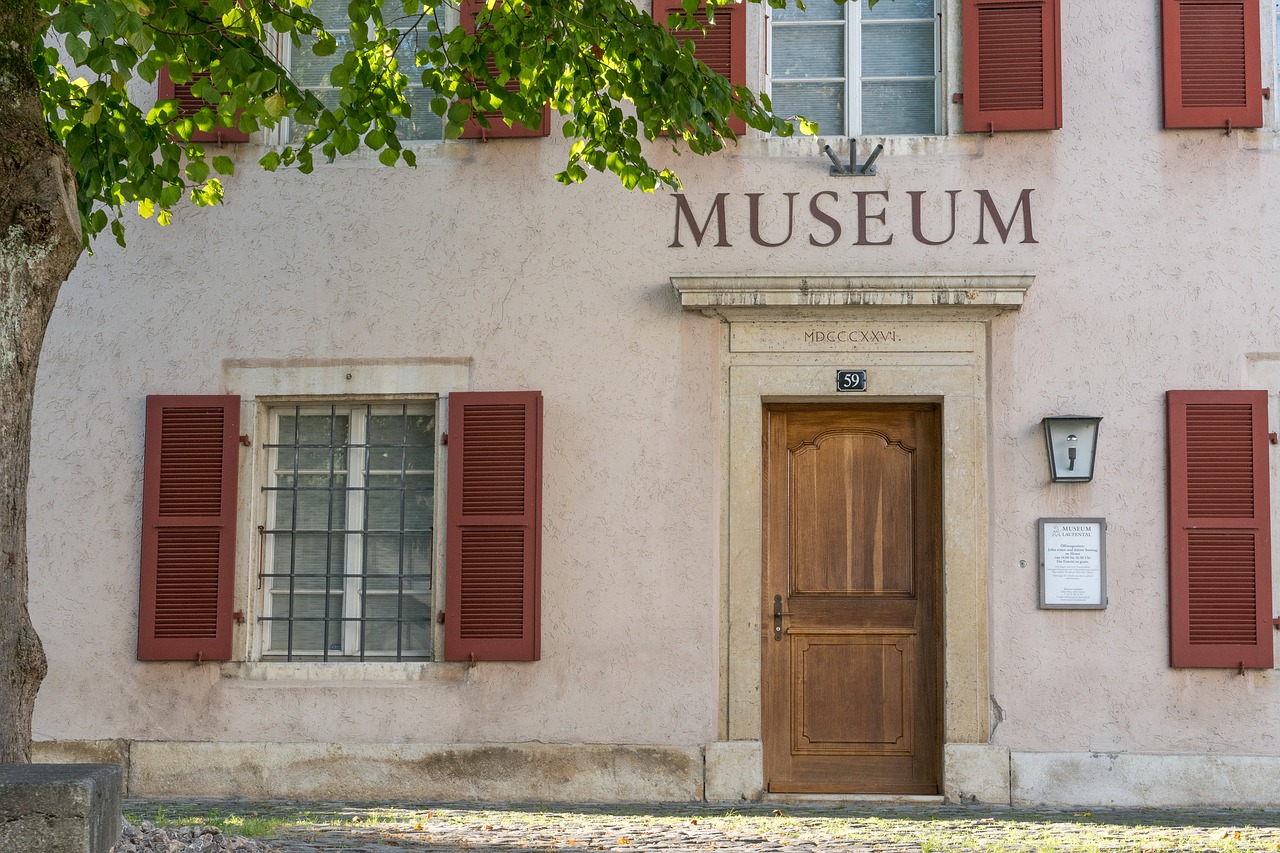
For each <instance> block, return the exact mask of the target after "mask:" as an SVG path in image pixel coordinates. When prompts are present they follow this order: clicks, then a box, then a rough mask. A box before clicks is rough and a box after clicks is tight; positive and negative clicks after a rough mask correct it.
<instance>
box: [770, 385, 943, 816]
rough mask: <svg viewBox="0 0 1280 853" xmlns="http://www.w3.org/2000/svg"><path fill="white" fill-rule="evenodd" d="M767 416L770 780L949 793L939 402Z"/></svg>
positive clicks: (789, 786)
mask: <svg viewBox="0 0 1280 853" xmlns="http://www.w3.org/2000/svg"><path fill="white" fill-rule="evenodd" d="M765 423H766V427H765V437H764V439H765V440H764V445H765V446H764V458H765V465H764V474H765V476H764V491H765V493H764V507H765V509H764V512H765V519H764V522H765V523H764V539H765V542H764V555H765V565H764V584H763V616H764V625H765V630H764V632H763V634H764V639H763V651H762V663H763V670H762V677H763V685H762V688H763V691H764V696H763V702H762V708H763V714H764V719H763V721H762V722H763V738H764V748H765V777H766V781H767V783H768V787H769V790H771V791H779V792H782V791H793V792H829V793H855V792H864V793H937V792H938V790H939V781H940V776H941V711H940V708H941V688H940V683H941V649H940V637H941V625H940V624H939V622H940V619H941V606H940V600H939V599H940V595H939V590H940V586H941V584H940V580H941V578H940V567H939V554H940V553H941V550H940V527H941V525H940V519H941V485H940V484H941V456H940V450H939V448H940V417H939V411H938V407H937V406H935V405H928V404H883V405H858V406H841V407H834V406H829V407H821V406H810V405H770V406H768V407H766V411H765Z"/></svg>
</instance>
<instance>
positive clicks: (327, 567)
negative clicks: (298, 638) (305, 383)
mask: <svg viewBox="0 0 1280 853" xmlns="http://www.w3.org/2000/svg"><path fill="white" fill-rule="evenodd" d="M337 414H338V407H337V406H336V405H330V406H329V483H328V490H327V491H328V495H329V500H328V503H327V504H326V506H325V511H324V512H325V514H324V598H323V599H322V601H321V603H320V617H321V619H322V621H321V623H320V624H321V625H322V626H323V630H322V632H321V638H320V642H321V644H322V645H321V649H320V659H321V660H323V661H328V660H329V596H330V595H332V590H331V583H330V580H331V578H332V577H333V485H334V483H333V480H334V476H333V475H334V455H335V454H334V444H335V441H336V439H337V435H336V432H337V424H338V418H337ZM344 526H345V523H344Z"/></svg>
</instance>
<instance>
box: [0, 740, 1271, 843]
mask: <svg viewBox="0 0 1280 853" xmlns="http://www.w3.org/2000/svg"><path fill="white" fill-rule="evenodd" d="M34 754H35V759H36V760H37V761H77V760H79V761H114V762H118V763H120V764H122V765H124V767H125V780H126V790H127V792H128V793H129V794H130V795H131V796H135V797H279V798H287V799H316V800H333V799H336V800H352V801H360V800H371V799H384V800H391V801H407V800H439V801H459V800H479V801H489V802H502V801H523V802H527V801H535V802H699V801H706V802H712V803H735V802H742V801H752V802H754V801H758V800H760V799H761V798H762V797H763V796H766V794H765V791H764V788H765V782H764V761H763V752H762V749H761V744H760V742H759V741H719V742H712V743H708V744H705V745H695V746H660V745H634V744H541V743H517V744H447V745H445V744H357V743H348V744H300V743H196V742H192V743H185V742H162V741H133V742H126V741H60V742H56V743H50V742H42V743H37V744H35V745H34ZM1276 779H1280V756H1244V755H1235V756H1230V755H1227V756H1221V755H1219V756H1215V755H1144V754H1126V753H1115V754H1113V753H1107V754H1102V753H1088V752H1081V753H1065V752H1027V751H1019V750H1010V749H1009V748H1008V747H1003V746H994V745H991V744H947V745H946V746H945V748H944V754H943V794H944V796H945V799H946V800H947V801H948V802H955V803H992V804H1006V805H1008V804H1012V805H1018V806H1023V805H1025V806H1039V805H1044V806H1103V807H1105V806H1135V807H1137V806H1146V807H1179V806H1186V807H1192V806H1237V807H1255V808H1280V785H1276V784H1275V780H1276ZM815 799H821V800H822V801H824V802H825V801H832V800H841V799H848V800H851V801H853V800H858V799H870V798H866V797H859V796H857V795H850V796H849V797H847V798H844V797H841V796H840V795H826V796H823V797H821V798H815ZM0 849H6V848H4V847H3V846H0Z"/></svg>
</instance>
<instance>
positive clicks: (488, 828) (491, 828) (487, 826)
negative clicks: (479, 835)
mask: <svg viewBox="0 0 1280 853" xmlns="http://www.w3.org/2000/svg"><path fill="white" fill-rule="evenodd" d="M484 829H485V832H491V831H492V830H493V824H491V823H486V824H485V825H484Z"/></svg>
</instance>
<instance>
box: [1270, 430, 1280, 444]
mask: <svg viewBox="0 0 1280 853" xmlns="http://www.w3.org/2000/svg"><path fill="white" fill-rule="evenodd" d="M1267 441H1269V442H1271V443H1272V444H1280V435H1277V434H1276V433H1274V432H1269V433H1267Z"/></svg>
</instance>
